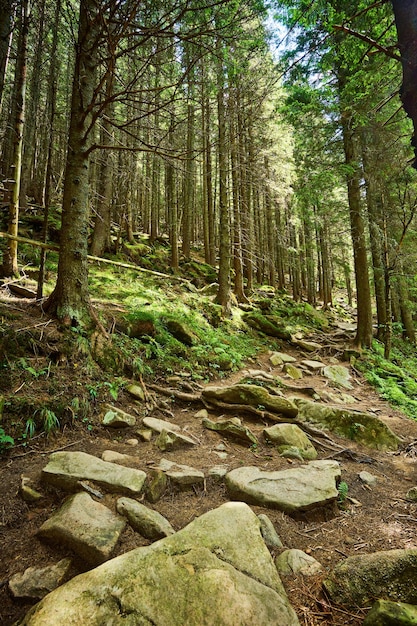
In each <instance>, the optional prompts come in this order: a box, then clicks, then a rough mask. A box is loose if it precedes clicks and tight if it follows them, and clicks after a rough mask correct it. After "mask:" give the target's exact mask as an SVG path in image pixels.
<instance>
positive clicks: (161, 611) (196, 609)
mask: <svg viewBox="0 0 417 626" xmlns="http://www.w3.org/2000/svg"><path fill="white" fill-rule="evenodd" d="M122 623H123V624H124V623H126V624H130V625H132V626H133V625H134V624H137V625H138V626H139V624H143V625H144V624H155V625H158V626H203V625H204V624H205V625H206V626H207V625H211V626H214V625H221V626H267V625H271V626H272V625H274V626H299V621H298V619H297V616H296V614H295V611H294V610H293V608H292V607H291V605H290V603H289V601H288V598H287V596H286V593H285V590H284V587H283V585H282V582H281V580H280V578H279V576H278V573H277V570H276V567H275V565H274V562H273V560H272V557H271V555H270V553H269V551H268V548H267V547H266V545H265V543H264V541H263V539H262V537H261V534H260V531H259V520H258V518H257V517H256V515H255V514H254V513H253V511H252V510H251V509H250V508H249V507H248V506H247V505H246V504H244V503H242V502H228V503H226V504H224V505H223V506H221V507H219V508H218V509H215V510H212V511H209V512H208V513H206V514H204V515H201V516H200V517H198V518H197V519H195V520H194V521H193V522H191V523H190V524H189V525H188V526H187V527H185V528H183V529H182V530H180V531H179V532H177V533H175V534H174V535H171V536H170V537H167V538H165V539H161V540H160V541H157V542H155V543H152V544H151V545H150V546H145V547H141V548H137V549H135V550H131V551H130V552H127V553H125V554H122V555H120V556H118V557H117V558H115V559H112V560H111V561H108V562H107V563H104V564H103V565H100V566H99V567H97V568H95V569H94V570H92V571H89V572H85V573H83V574H80V575H79V576H76V577H75V578H73V579H72V580H70V581H69V582H68V583H66V584H65V585H62V586H61V587H59V588H58V589H56V590H55V591H53V592H52V593H50V594H49V595H48V596H47V597H46V598H44V599H43V600H41V602H40V603H39V604H37V605H36V607H34V608H32V609H31V610H30V611H29V613H28V614H27V615H26V617H25V618H24V619H23V620H22V622H21V626H23V625H25V626H56V625H57V624H60V625H62V626H64V625H65V626H80V625H81V624H86V625H87V624H90V625H96V626H98V625H100V626H101V625H104V624H108V625H110V624H113V625H114V626H116V624H122Z"/></svg>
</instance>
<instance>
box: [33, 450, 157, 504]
mask: <svg viewBox="0 0 417 626" xmlns="http://www.w3.org/2000/svg"><path fill="white" fill-rule="evenodd" d="M145 479H146V474H145V472H143V471H142V470H139V469H133V468H131V467H123V466H122V465H118V464H116V463H107V462H106V461H102V460H101V459H98V458H97V457H95V456H92V455H91V454H86V453H85V452H54V453H53V454H51V456H50V457H49V461H48V464H47V465H46V466H45V467H44V468H43V470H42V480H43V481H44V482H46V483H48V484H50V485H53V486H54V487H60V488H61V489H65V490H67V491H75V490H76V489H77V488H78V482H79V481H82V480H91V481H93V482H95V483H97V484H98V485H100V486H102V487H104V488H105V489H107V490H108V491H113V492H114V491H116V492H120V493H125V494H128V495H138V494H140V492H141V491H142V487H143V484H144V482H145Z"/></svg>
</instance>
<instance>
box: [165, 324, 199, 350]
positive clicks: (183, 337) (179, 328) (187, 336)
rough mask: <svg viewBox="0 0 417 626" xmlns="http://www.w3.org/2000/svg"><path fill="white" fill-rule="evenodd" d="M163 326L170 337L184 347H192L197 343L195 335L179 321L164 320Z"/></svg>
mask: <svg viewBox="0 0 417 626" xmlns="http://www.w3.org/2000/svg"><path fill="white" fill-rule="evenodd" d="M165 325H166V327H167V329H168V331H169V332H170V333H171V335H172V336H173V337H175V339H177V341H180V342H181V343H183V344H184V345H185V346H193V345H194V344H196V343H197V342H198V337H197V335H196V334H195V333H194V332H193V331H192V330H191V328H190V327H189V326H188V324H186V323H185V322H182V321H180V320H174V319H168V320H165Z"/></svg>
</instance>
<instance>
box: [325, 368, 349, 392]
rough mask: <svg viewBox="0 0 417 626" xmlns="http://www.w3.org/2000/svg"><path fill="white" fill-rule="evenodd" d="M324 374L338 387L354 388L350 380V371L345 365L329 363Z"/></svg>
mask: <svg viewBox="0 0 417 626" xmlns="http://www.w3.org/2000/svg"><path fill="white" fill-rule="evenodd" d="M323 376H325V377H326V378H328V379H329V380H330V381H331V382H332V383H334V384H335V385H337V386H338V387H343V388H344V389H353V385H352V383H351V382H350V372H349V370H348V368H347V367H345V366H344V365H327V366H326V367H325V368H324V370H323Z"/></svg>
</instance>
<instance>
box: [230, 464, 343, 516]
mask: <svg viewBox="0 0 417 626" xmlns="http://www.w3.org/2000/svg"><path fill="white" fill-rule="evenodd" d="M338 478H340V466H339V463H337V462H336V461H311V462H310V463H308V464H307V465H301V466H300V467H295V468H293V469H288V470H283V471H276V472H265V471H262V470H260V469H259V468H258V467H238V468H237V469H234V470H232V471H231V472H229V473H228V474H227V475H226V477H225V484H226V487H227V489H228V491H229V494H230V495H231V497H232V498H233V499H235V500H242V501H243V502H247V503H248V504H255V505H259V506H267V507H270V508H275V509H279V510H281V511H285V512H287V513H296V512H297V511H305V510H308V509H311V508H315V507H321V506H324V505H327V504H330V503H332V502H334V501H335V500H337V498H338V495H339V494H338V491H337V488H336V480H337V479H338Z"/></svg>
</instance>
